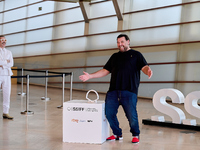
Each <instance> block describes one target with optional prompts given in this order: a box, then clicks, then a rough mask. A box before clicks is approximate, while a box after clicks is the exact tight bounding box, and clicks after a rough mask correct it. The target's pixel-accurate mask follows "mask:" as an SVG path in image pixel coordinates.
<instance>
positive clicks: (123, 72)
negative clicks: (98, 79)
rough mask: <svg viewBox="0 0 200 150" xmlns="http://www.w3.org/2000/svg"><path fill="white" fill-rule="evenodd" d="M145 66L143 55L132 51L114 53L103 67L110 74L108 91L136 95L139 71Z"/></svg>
mask: <svg viewBox="0 0 200 150" xmlns="http://www.w3.org/2000/svg"><path fill="white" fill-rule="evenodd" d="M146 65H147V62H146V60H145V58H144V57H143V55H142V54H141V53H140V52H138V51H135V50H133V49H130V50H128V51H126V52H120V51H119V52H117V53H114V54H113V55H112V56H111V57H110V59H109V60H108V62H107V63H106V64H105V66H104V69H106V70H108V71H109V72H110V73H111V80H110V88H109V91H113V90H128V91H130V92H133V93H135V94H137V93H138V87H139V83H140V70H141V69H142V67H144V66H146Z"/></svg>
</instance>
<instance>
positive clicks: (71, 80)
mask: <svg viewBox="0 0 200 150" xmlns="http://www.w3.org/2000/svg"><path fill="white" fill-rule="evenodd" d="M70 76H71V78H70V97H69V100H70V101H71V100H72V83H73V72H71V75H70Z"/></svg>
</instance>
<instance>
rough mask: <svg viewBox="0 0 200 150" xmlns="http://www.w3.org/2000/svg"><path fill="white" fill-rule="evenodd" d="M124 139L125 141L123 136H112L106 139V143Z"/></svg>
mask: <svg viewBox="0 0 200 150" xmlns="http://www.w3.org/2000/svg"><path fill="white" fill-rule="evenodd" d="M122 139H123V137H122V136H118V135H112V136H110V137H108V138H107V139H106V141H114V140H122Z"/></svg>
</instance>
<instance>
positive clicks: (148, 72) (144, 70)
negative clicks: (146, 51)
mask: <svg viewBox="0 0 200 150" xmlns="http://www.w3.org/2000/svg"><path fill="white" fill-rule="evenodd" d="M142 72H143V73H144V74H146V75H148V77H149V79H150V78H151V77H152V75H153V71H152V70H151V68H150V67H149V66H148V65H146V66H144V67H143V68H142Z"/></svg>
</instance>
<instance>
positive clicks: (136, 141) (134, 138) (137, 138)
mask: <svg viewBox="0 0 200 150" xmlns="http://www.w3.org/2000/svg"><path fill="white" fill-rule="evenodd" d="M139 141H140V140H139V137H138V136H134V137H133V139H132V143H135V144H137V143H139Z"/></svg>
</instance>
